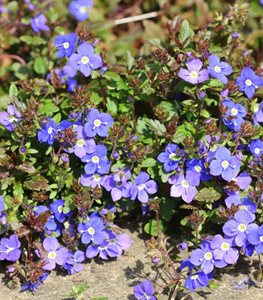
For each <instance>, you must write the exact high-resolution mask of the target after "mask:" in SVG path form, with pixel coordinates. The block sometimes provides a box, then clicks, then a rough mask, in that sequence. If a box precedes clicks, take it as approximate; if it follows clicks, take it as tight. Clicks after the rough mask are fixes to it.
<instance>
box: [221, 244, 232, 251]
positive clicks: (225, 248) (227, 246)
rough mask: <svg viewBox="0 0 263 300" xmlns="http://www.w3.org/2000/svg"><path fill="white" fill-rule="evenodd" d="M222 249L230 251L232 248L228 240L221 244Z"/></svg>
mask: <svg viewBox="0 0 263 300" xmlns="http://www.w3.org/2000/svg"><path fill="white" fill-rule="evenodd" d="M221 249H222V250H224V251H228V250H229V249H230V246H229V244H228V243H227V242H224V243H223V244H222V245H221Z"/></svg>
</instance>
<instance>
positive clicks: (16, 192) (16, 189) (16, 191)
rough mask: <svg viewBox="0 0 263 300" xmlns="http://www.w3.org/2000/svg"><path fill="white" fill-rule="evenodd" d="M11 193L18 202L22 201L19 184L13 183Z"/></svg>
mask: <svg viewBox="0 0 263 300" xmlns="http://www.w3.org/2000/svg"><path fill="white" fill-rule="evenodd" d="M13 193H14V196H15V197H16V198H17V199H19V200H20V201H22V200H23V194H24V190H23V187H22V183H21V182H15V183H14V185H13Z"/></svg>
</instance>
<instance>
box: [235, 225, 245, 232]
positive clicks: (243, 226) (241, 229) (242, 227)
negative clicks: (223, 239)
mask: <svg viewBox="0 0 263 300" xmlns="http://www.w3.org/2000/svg"><path fill="white" fill-rule="evenodd" d="M237 229H238V231H240V232H244V231H246V230H247V225H246V224H239V225H238V227H237Z"/></svg>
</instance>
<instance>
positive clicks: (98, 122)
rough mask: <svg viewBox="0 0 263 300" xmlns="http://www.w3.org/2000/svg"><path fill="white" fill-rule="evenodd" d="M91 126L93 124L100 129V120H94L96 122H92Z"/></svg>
mask: <svg viewBox="0 0 263 300" xmlns="http://www.w3.org/2000/svg"><path fill="white" fill-rule="evenodd" d="M93 124H94V126H95V127H100V125H101V120H99V119H96V120H95V121H94V123H93Z"/></svg>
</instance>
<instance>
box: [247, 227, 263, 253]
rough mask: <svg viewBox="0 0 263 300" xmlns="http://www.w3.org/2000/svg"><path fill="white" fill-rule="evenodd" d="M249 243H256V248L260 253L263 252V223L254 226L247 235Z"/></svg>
mask: <svg viewBox="0 0 263 300" xmlns="http://www.w3.org/2000/svg"><path fill="white" fill-rule="evenodd" d="M247 239H248V241H249V243H251V244H252V245H255V250H256V252H257V254H258V255H260V254H262V253H263V225H261V226H260V227H258V226H257V225H256V226H254V227H253V228H252V229H251V230H250V232H249V233H248V235H247Z"/></svg>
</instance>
